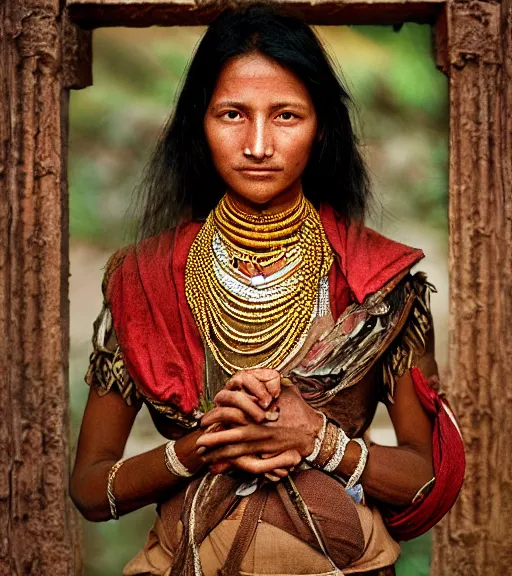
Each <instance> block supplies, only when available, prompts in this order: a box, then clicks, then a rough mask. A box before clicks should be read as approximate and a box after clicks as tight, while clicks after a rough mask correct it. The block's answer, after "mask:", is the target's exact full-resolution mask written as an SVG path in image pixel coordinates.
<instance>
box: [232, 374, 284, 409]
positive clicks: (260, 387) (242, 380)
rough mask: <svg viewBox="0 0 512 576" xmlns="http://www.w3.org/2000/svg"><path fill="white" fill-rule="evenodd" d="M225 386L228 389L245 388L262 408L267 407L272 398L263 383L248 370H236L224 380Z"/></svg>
mask: <svg viewBox="0 0 512 576" xmlns="http://www.w3.org/2000/svg"><path fill="white" fill-rule="evenodd" d="M226 388H227V389H228V390H246V391H247V392H248V393H249V394H251V395H252V396H255V397H256V399H257V401H258V403H259V404H260V406H261V407H262V408H268V407H269V406H270V403H271V402H272V400H273V396H272V395H271V394H270V393H269V391H268V390H267V387H266V386H265V383H264V382H262V381H261V380H259V379H258V378H256V376H254V375H253V374H251V373H250V372H245V371H244V372H237V373H236V374H235V375H234V376H233V377H232V378H230V379H229V380H228V381H227V382H226Z"/></svg>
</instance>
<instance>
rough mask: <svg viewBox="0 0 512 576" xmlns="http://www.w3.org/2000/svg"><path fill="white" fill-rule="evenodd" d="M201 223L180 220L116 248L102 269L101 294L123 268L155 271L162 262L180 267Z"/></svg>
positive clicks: (128, 272) (129, 270)
mask: <svg viewBox="0 0 512 576" xmlns="http://www.w3.org/2000/svg"><path fill="white" fill-rule="evenodd" d="M201 226H202V222H199V221H189V222H184V223H181V224H179V225H178V226H176V227H175V228H172V229H170V230H166V231H165V232H161V233H160V234H156V235H155V236H150V237H149V238H144V239H143V240H141V241H139V242H136V243H133V244H129V245H127V246H123V247H122V248H120V249H118V250H116V251H115V252H114V253H113V254H112V255H111V256H110V257H109V259H108V261H107V263H106V265H105V268H104V270H105V272H104V275H103V282H102V290H103V294H104V295H106V294H107V291H108V286H109V285H110V284H111V282H112V280H113V279H114V278H115V276H116V275H117V274H118V272H119V271H121V270H123V269H124V271H125V272H126V273H127V274H130V273H132V272H135V271H137V270H140V268H141V267H142V268H144V269H154V270H157V269H158V267H159V264H161V263H163V262H175V264H174V265H178V266H180V265H183V266H184V265H185V261H186V258H187V255H188V251H189V249H190V246H191V244H192V242H193V241H194V238H195V237H196V235H197V233H198V231H199V229H200V228H201Z"/></svg>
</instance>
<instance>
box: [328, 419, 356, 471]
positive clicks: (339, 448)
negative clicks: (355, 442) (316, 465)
mask: <svg viewBox="0 0 512 576" xmlns="http://www.w3.org/2000/svg"><path fill="white" fill-rule="evenodd" d="M349 442H350V438H349V437H348V436H347V435H346V434H345V431H344V430H343V428H341V427H339V428H338V440H337V442H336V450H335V451H334V454H333V456H332V457H331V459H330V460H329V461H328V462H327V464H326V465H325V466H324V468H323V470H324V472H334V470H336V468H337V467H338V466H339V463H340V462H341V461H342V460H343V456H344V455H345V449H346V448H347V444H348V443H349Z"/></svg>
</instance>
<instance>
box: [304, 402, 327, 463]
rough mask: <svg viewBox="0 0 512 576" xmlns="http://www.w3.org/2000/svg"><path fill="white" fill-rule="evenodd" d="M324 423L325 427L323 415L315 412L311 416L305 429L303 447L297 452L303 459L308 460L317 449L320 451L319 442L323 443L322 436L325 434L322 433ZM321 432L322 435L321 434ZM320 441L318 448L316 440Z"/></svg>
mask: <svg viewBox="0 0 512 576" xmlns="http://www.w3.org/2000/svg"><path fill="white" fill-rule="evenodd" d="M324 423H325V425H327V421H326V417H325V415H324V414H323V413H322V412H320V411H315V413H314V414H313V415H312V418H311V421H310V424H309V426H308V427H307V428H306V429H305V435H304V442H303V447H302V449H301V450H300V451H299V452H300V455H301V456H302V457H303V458H304V459H306V460H307V459H308V458H310V457H311V455H312V453H313V452H315V450H316V449H317V448H318V450H320V447H321V442H322V441H323V435H324V434H325V431H324ZM322 432H323V433H324V434H322ZM320 436H322V437H321V439H320V446H319V445H318V440H319V438H320Z"/></svg>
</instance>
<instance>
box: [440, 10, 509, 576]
mask: <svg viewBox="0 0 512 576" xmlns="http://www.w3.org/2000/svg"><path fill="white" fill-rule="evenodd" d="M440 25H441V26H442V28H439V29H438V32H439V33H440V35H441V36H440V38H441V40H440V41H439V42H438V43H437V44H438V47H440V48H442V49H443V53H442V54H440V55H438V63H439V64H440V66H441V67H442V68H444V69H445V70H446V71H447V73H448V74H449V78H450V179H449V180H450V214H449V216H450V218H449V221H450V255H449V259H450V268H449V269H450V303H451V307H450V325H449V327H450V348H449V379H448V391H449V396H450V398H451V400H452V402H453V404H454V408H455V411H456V413H457V415H458V417H459V419H460V424H461V427H462V432H463V436H464V440H465V444H466V448H467V472H466V481H465V485H464V488H463V490H462V493H461V496H460V498H459V500H458V502H457V503H456V505H455V507H454V509H453V510H452V512H451V513H450V514H449V516H448V517H447V519H446V520H445V521H443V522H442V523H441V524H440V526H438V528H437V529H436V531H435V540H434V554H433V565H432V574H434V575H436V576H438V575H446V576H448V575H449V576H459V575H460V576H462V575H464V576H467V575H468V574H475V575H490V574H493V575H494V574H496V575H497V574H500V575H501V574H510V573H511V570H512V532H511V531H510V524H511V522H512V457H511V451H510V448H509V444H510V438H511V436H512V378H511V374H512V169H511V162H512V143H511V140H512V46H511V34H512V12H511V9H510V2H508V1H507V2H506V3H504V4H503V5H501V6H500V4H498V3H494V2H480V1H472V2H457V1H451V0H450V2H449V3H448V6H447V12H446V17H445V19H444V21H440ZM443 35H444V36H443Z"/></svg>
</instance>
